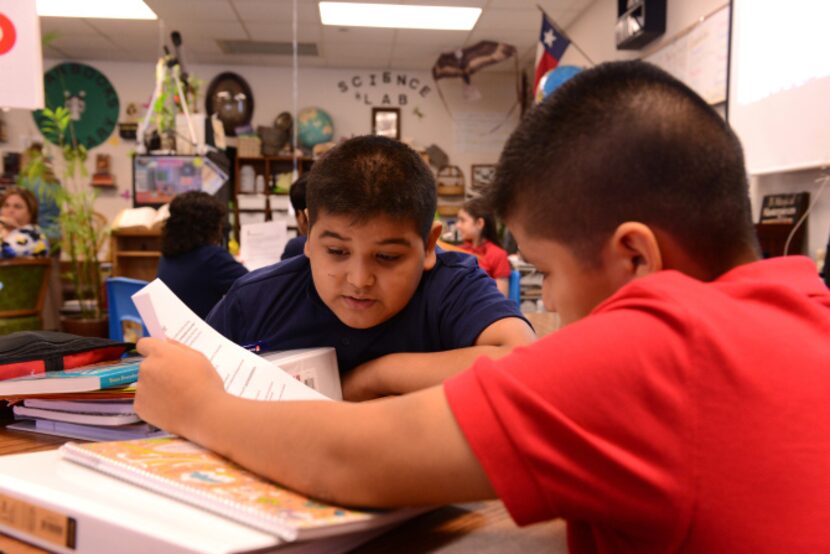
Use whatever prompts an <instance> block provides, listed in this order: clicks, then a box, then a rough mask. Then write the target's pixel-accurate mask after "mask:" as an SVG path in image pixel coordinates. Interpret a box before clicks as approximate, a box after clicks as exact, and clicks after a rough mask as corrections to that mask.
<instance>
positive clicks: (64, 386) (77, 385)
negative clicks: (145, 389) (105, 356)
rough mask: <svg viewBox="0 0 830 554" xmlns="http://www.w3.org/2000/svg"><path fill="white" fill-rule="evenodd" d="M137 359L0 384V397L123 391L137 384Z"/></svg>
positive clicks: (23, 378)
mask: <svg viewBox="0 0 830 554" xmlns="http://www.w3.org/2000/svg"><path fill="white" fill-rule="evenodd" d="M141 360H142V359H141V358H140V357H132V358H125V359H123V360H119V361H109V362H101V363H98V364H92V365H88V366H83V367H77V368H73V369H67V370H64V371H47V372H46V373H40V374H38V375H31V376H28V377H18V378H16V379H6V380H4V381H0V396H3V397H6V396H25V395H29V394H57V393H69V392H83V391H96V390H102V389H111V388H116V387H123V386H124V385H128V384H130V383H134V382H136V381H137V380H138V367H139V364H140V363H141Z"/></svg>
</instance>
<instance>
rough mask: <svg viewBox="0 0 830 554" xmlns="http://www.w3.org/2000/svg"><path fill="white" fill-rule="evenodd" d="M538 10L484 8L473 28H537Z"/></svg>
mask: <svg viewBox="0 0 830 554" xmlns="http://www.w3.org/2000/svg"><path fill="white" fill-rule="evenodd" d="M539 22H540V18H539V11H538V10H533V9H524V10H515V9H514V10H498V9H490V10H485V11H484V13H482V14H481V17H480V18H479V19H478V23H477V24H476V26H475V28H476V29H477V30H485V31H489V30H499V29H509V30H528V31H532V30H535V29H538V28H539Z"/></svg>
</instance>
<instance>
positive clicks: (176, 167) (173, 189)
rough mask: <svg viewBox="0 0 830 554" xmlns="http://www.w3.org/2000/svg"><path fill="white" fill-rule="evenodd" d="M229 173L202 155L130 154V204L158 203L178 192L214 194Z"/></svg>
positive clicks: (165, 201)
mask: <svg viewBox="0 0 830 554" xmlns="http://www.w3.org/2000/svg"><path fill="white" fill-rule="evenodd" d="M227 178H228V176H227V174H226V173H225V172H223V171H222V170H221V169H220V168H219V167H218V166H217V165H216V164H214V163H213V162H212V161H211V160H209V159H208V158H206V157H203V156H143V155H136V156H135V157H134V158H133V207H136V208H137V207H140V206H152V207H159V206H161V205H163V204H167V203H168V202H170V201H171V200H173V198H174V197H175V196H176V195H177V194H181V193H183V192H188V191H191V190H201V191H204V192H207V193H209V194H215V193H216V191H217V190H219V188H220V187H221V186H222V184H224V182H225V181H226V180H227Z"/></svg>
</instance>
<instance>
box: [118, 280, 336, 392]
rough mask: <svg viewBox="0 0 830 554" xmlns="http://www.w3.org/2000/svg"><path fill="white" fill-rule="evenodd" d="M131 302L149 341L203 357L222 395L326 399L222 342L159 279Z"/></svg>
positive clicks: (253, 357) (226, 340)
mask: <svg viewBox="0 0 830 554" xmlns="http://www.w3.org/2000/svg"><path fill="white" fill-rule="evenodd" d="M132 298H133V302H134V303H135V305H136V308H138V311H139V313H140V314H141V317H142V318H143V319H144V324H145V325H146V326H147V329H148V330H149V331H150V335H151V336H152V337H154V338H168V339H173V340H175V341H177V342H180V343H182V344H184V345H185V346H189V347H190V348H193V349H194V350H198V351H199V352H201V353H202V354H204V355H205V356H206V357H207V358H208V360H210V362H211V363H212V364H213V367H214V368H216V371H217V372H218V373H219V375H220V376H221V377H222V380H223V381H224V383H225V390H226V391H227V392H228V393H230V394H233V395H235V396H241V397H243V398H250V399H254V400H322V399H327V397H326V396H325V395H323V394H321V393H319V392H317V391H315V390H314V389H312V388H310V387H307V386H305V385H304V384H302V383H300V382H299V381H297V380H296V379H295V378H293V377H291V376H290V375H289V374H287V373H286V372H285V371H283V370H282V369H280V368H279V367H275V366H274V365H272V364H271V363H270V362H268V360H265V359H263V358H260V357H259V356H257V355H256V354H254V353H253V352H249V351H247V350H245V349H244V348H242V347H241V346H238V345H236V344H234V343H233V342H232V341H230V340H228V339H226V338H225V337H224V336H222V334H221V333H219V332H218V331H216V330H215V329H213V327H211V326H210V325H208V324H207V323H205V322H204V321H202V320H201V319H200V318H199V316H197V315H196V314H194V313H193V312H192V311H191V310H190V308H188V307H187V306H186V305H185V304H184V302H182V301H181V300H179V298H178V297H177V296H176V295H175V294H173V291H171V290H170V289H169V288H168V287H167V285H165V284H164V283H163V282H162V281H161V280H160V279H156V280H154V281H153V282H151V283H150V284H149V285H147V286H146V287H144V288H143V289H141V290H140V291H138V292H137V293H135V294H134V295H133V297H132ZM172 371H175V368H173V369H172Z"/></svg>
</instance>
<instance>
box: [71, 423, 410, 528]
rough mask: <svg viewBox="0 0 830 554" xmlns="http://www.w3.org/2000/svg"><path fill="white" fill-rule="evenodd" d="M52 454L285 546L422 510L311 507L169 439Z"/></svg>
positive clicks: (74, 446)
mask: <svg viewBox="0 0 830 554" xmlns="http://www.w3.org/2000/svg"><path fill="white" fill-rule="evenodd" d="M60 452H61V454H62V455H63V456H64V457H65V458H66V459H69V460H72V461H74V462H77V463H79V464H82V465H85V466H88V467H91V468H95V469H97V470H98V471H101V472H104V473H107V474H109V475H113V476H115V477H119V478H121V479H125V480H127V481H130V482H132V483H135V484H137V485H139V486H142V487H145V488H147V489H149V490H153V491H155V492H158V493H161V494H163V495H166V496H170V497H172V498H176V499H178V500H181V501H184V502H188V503H190V504H193V505H194V506H199V507H201V508H203V509H205V510H209V511H211V512H214V513H216V514H220V515H223V516H225V517H227V518H230V519H232V520H234V521H237V522H239V523H243V524H245V525H249V526H251V527H254V528H256V529H259V530H260V531H264V532H266V533H272V534H275V535H277V536H279V537H280V538H282V539H283V540H287V541H302V540H309V539H317V538H321V537H327V536H333V535H340V534H344V533H350V532H356V531H361V530H365V529H370V528H376V527H384V526H387V525H390V524H392V523H395V522H397V521H401V520H403V519H405V518H409V517H412V516H413V515H415V513H419V512H420V511H422V510H419V511H416V510H398V511H394V512H390V511H384V512H379V511H361V510H352V509H347V508H343V507H339V506H333V505H330V504H325V503H323V502H318V501H316V500H313V499H310V498H308V497H306V496H303V495H301V494H299V493H295V492H292V491H290V490H288V489H285V488H283V487H281V486H280V485H277V484H275V483H272V482H269V481H266V480H265V479H263V478H261V477H258V476H256V475H254V474H252V473H249V472H248V471H246V470H244V469H242V468H241V467H239V466H237V465H236V464H234V463H233V462H231V461H229V460H226V459H225V458H222V457H221V456H219V455H218V454H215V453H213V452H211V451H209V450H206V449H204V448H202V447H200V446H198V445H196V444H194V443H191V442H189V441H187V440H184V439H181V438H176V437H170V438H159V439H140V440H134V441H122V442H100V443H88V444H76V443H67V444H65V445H63V446H62V447H61V448H60Z"/></svg>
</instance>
